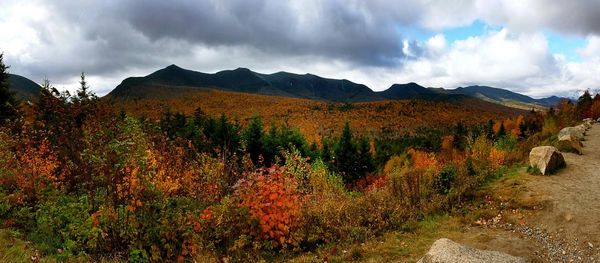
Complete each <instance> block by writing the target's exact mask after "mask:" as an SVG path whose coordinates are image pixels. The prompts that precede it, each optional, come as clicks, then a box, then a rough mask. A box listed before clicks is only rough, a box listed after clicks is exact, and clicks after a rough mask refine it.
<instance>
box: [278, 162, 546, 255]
mask: <svg viewBox="0 0 600 263" xmlns="http://www.w3.org/2000/svg"><path fill="white" fill-rule="evenodd" d="M526 176H528V175H527V174H526V167H525V166H523V165H515V166H511V167H506V168H503V170H502V171H501V173H499V175H498V176H495V177H494V178H491V179H489V180H487V181H486V182H485V183H484V185H482V186H481V188H480V190H479V191H478V193H477V195H476V198H475V200H474V201H473V202H472V203H469V204H466V207H463V208H461V209H458V210H457V211H455V212H451V213H444V214H434V215H429V216H426V217H425V218H424V219H423V220H422V221H418V222H412V223H408V224H407V225H406V227H405V229H403V230H397V231H390V232H387V233H385V234H384V235H382V236H381V237H379V238H377V239H373V240H369V241H367V242H365V243H355V244H350V245H346V246H336V245H333V246H327V247H323V248H321V249H318V250H317V251H316V252H313V253H306V254H303V255H300V256H299V257H297V258H294V259H292V260H290V262H322V261H323V260H324V259H327V260H328V261H329V262H416V261H417V260H418V259H419V258H421V257H422V256H423V255H424V254H425V253H427V251H428V250H429V248H430V246H431V244H432V243H433V242H434V241H435V240H437V239H439V238H442V237H446V238H449V239H451V240H458V241H461V240H462V241H466V242H467V243H486V242H488V241H489V240H490V239H492V238H493V237H494V235H493V233H492V234H490V233H488V232H482V233H478V232H477V231H475V232H468V231H469V228H471V229H472V225H473V223H474V222H475V221H476V220H478V219H479V218H492V217H494V216H495V215H497V214H498V212H499V211H500V210H512V209H517V210H523V209H531V207H532V206H533V205H535V204H530V203H529V202H528V201H526V200H522V198H521V197H520V193H521V192H522V190H523V188H522V187H521V186H522V185H523V180H527V178H526ZM485 196H492V199H493V200H495V201H493V202H486V201H484V200H485ZM482 200H483V201H482ZM501 204H503V205H501ZM459 210H460V211H459ZM465 210H466V211H468V212H466V213H464V212H462V211H465ZM506 216H507V217H514V215H509V214H507V215H506ZM518 219H519V218H514V219H513V218H507V220H510V221H514V222H515V223H517V222H518ZM474 233H476V234H474Z"/></svg>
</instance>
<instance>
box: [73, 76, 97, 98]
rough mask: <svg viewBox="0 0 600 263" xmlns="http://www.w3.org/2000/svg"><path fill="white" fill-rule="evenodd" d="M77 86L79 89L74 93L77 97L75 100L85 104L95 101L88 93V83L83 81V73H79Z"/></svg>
mask: <svg viewBox="0 0 600 263" xmlns="http://www.w3.org/2000/svg"><path fill="white" fill-rule="evenodd" d="M79 85H80V86H79V89H77V91H76V93H75V94H76V95H77V96H75V100H77V101H80V102H84V103H85V102H88V101H91V100H95V99H97V97H96V95H94V94H93V93H92V92H91V91H90V87H89V86H88V83H87V81H86V80H85V73H84V72H81V79H80V80H79Z"/></svg>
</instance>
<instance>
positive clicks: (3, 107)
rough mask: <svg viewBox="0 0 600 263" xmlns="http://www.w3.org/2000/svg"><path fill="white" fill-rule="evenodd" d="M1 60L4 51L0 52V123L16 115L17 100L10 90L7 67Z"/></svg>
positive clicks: (9, 120) (14, 117)
mask: <svg viewBox="0 0 600 263" xmlns="http://www.w3.org/2000/svg"><path fill="white" fill-rule="evenodd" d="M3 60H4V53H0V125H4V124H8V123H12V122H13V121H14V120H15V119H16V118H17V115H18V110H17V108H18V101H17V99H16V98H15V94H14V93H13V92H12V91H11V90H10V82H9V77H8V71H7V70H8V68H9V67H8V66H6V65H5V64H4V62H3Z"/></svg>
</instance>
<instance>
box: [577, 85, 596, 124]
mask: <svg viewBox="0 0 600 263" xmlns="http://www.w3.org/2000/svg"><path fill="white" fill-rule="evenodd" d="M593 103H594V100H593V99H592V95H591V94H590V91H589V90H586V91H585V92H584V93H583V94H582V95H581V97H579V99H578V100H577V108H576V109H577V110H576V111H577V116H578V117H579V118H582V119H583V118H587V117H588V115H589V111H590V108H591V107H592V104H593Z"/></svg>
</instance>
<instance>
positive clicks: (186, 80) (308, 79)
mask: <svg viewBox="0 0 600 263" xmlns="http://www.w3.org/2000/svg"><path fill="white" fill-rule="evenodd" d="M10 81H11V86H12V88H13V89H14V90H15V91H16V93H17V95H18V96H19V97H20V98H31V97H33V96H35V94H36V93H37V91H38V90H39V89H40V86H39V85H38V84H36V83H35V82H33V81H31V80H29V79H27V78H25V77H21V76H18V75H14V74H11V75H10ZM177 88H186V89H190V88H191V89H220V90H226V91H234V92H245V93H254V94H263V95H276V96H285V97H293V98H305V99H315V100H323V101H332V102H368V101H380V100H398V99H423V100H433V101H460V100H462V99H463V98H467V97H475V98H478V99H482V100H485V101H489V102H494V103H498V104H502V105H505V106H511V107H516V108H522V109H531V108H532V107H550V106H554V105H556V104H557V103H558V102H559V101H560V100H562V99H563V98H560V97H556V96H552V97H548V98H542V99H534V98H531V97H529V96H526V95H522V94H519V93H515V92H512V91H509V90H505V89H499V88H493V87H487V86H469V87H459V88H456V89H443V88H426V87H423V86H421V85H419V84H417V83H414V82H411V83H407V84H394V85H392V86H391V87H390V88H388V89H386V90H384V91H373V90H371V89H370V88H369V87H367V86H365V85H363V84H358V83H354V82H352V81H349V80H346V79H329V78H323V77H320V76H317V75H313V74H294V73H288V72H277V73H273V74H262V73H257V72H254V71H251V70H249V69H246V68H237V69H234V70H224V71H219V72H217V73H213V74H211V73H203V72H197V71H192V70H187V69H183V68H180V67H178V66H176V65H170V66H168V67H166V68H163V69H160V70H158V71H155V72H153V73H151V74H150V75H147V76H145V77H130V78H127V79H125V80H123V81H122V82H121V84H119V85H118V86H117V87H116V88H115V89H114V90H112V91H111V92H110V93H109V94H108V95H106V96H105V97H106V98H109V99H143V98H162V97H176V96H178V94H177Z"/></svg>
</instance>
